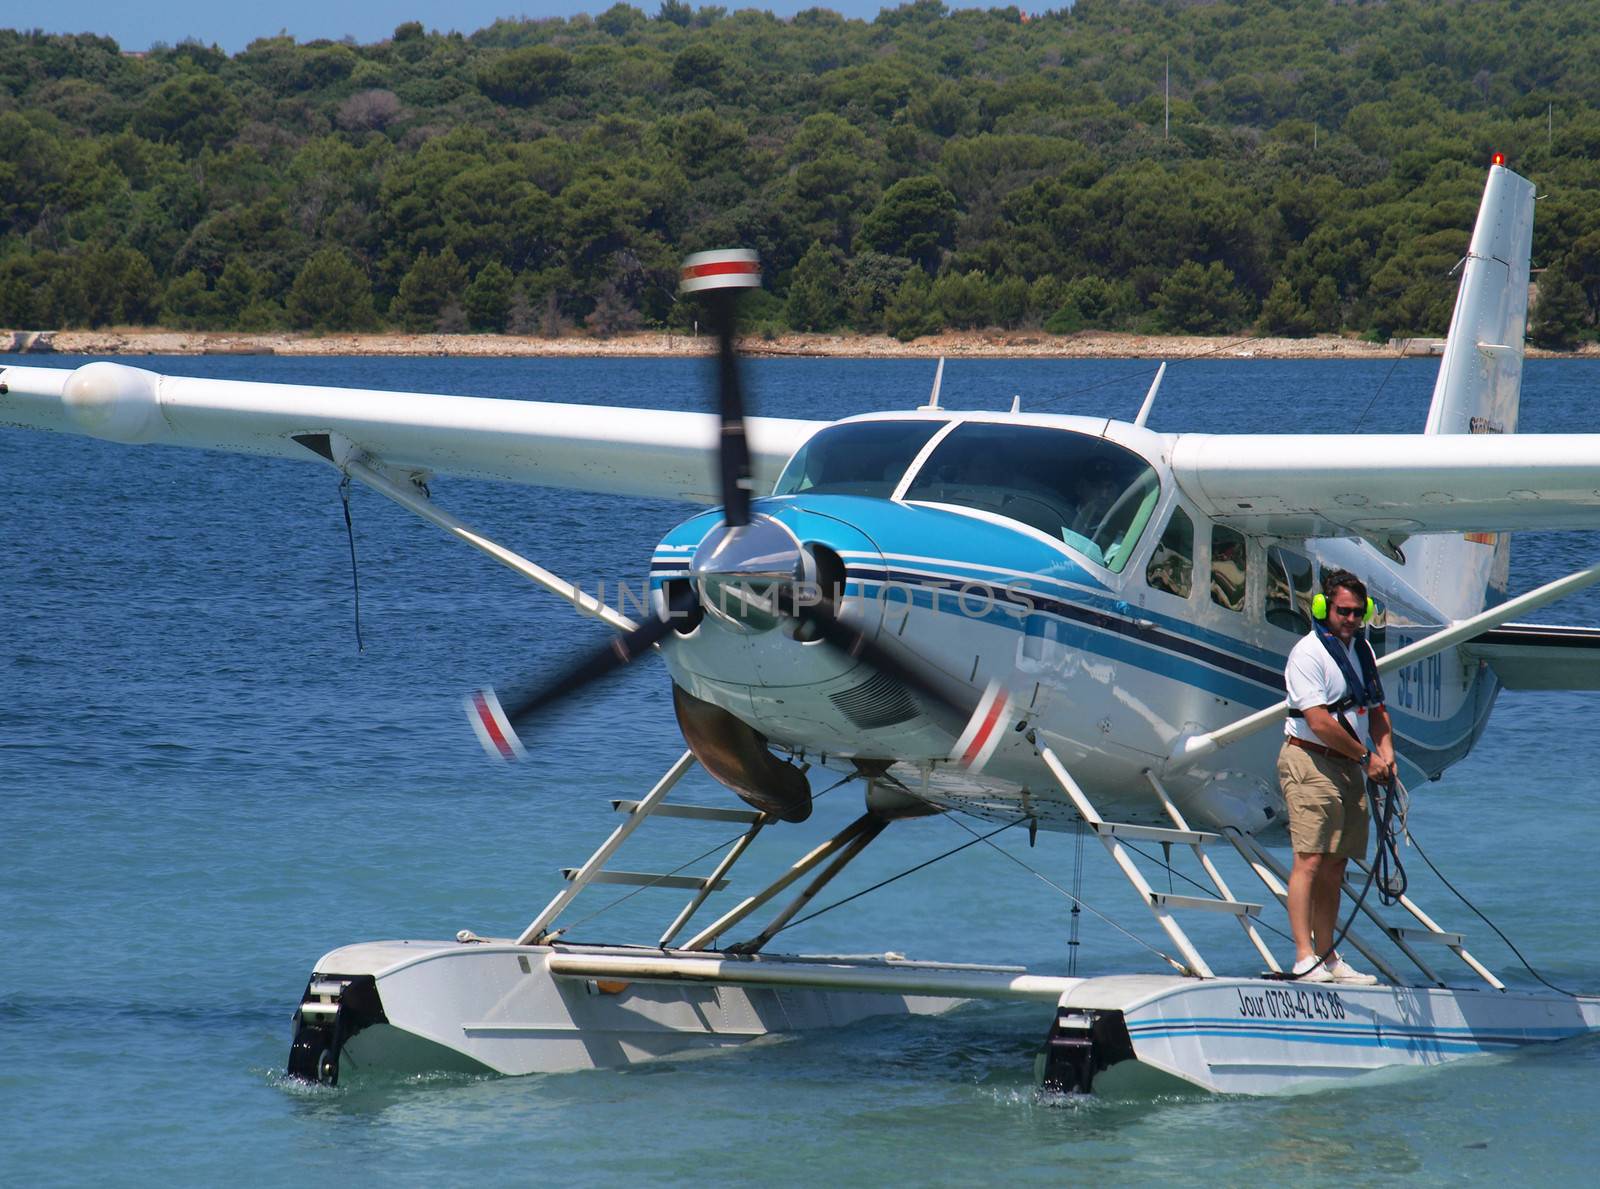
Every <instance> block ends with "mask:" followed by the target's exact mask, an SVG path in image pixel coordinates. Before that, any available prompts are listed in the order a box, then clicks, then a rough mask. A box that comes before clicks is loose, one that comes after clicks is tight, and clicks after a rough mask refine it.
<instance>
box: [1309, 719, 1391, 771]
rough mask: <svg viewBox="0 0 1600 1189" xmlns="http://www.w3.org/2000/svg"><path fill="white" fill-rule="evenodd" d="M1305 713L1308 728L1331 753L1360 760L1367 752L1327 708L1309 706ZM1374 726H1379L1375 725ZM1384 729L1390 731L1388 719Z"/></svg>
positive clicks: (1385, 721)
mask: <svg viewBox="0 0 1600 1189" xmlns="http://www.w3.org/2000/svg"><path fill="white" fill-rule="evenodd" d="M1301 713H1303V714H1304V715H1305V716H1306V726H1308V727H1310V728H1311V730H1312V731H1313V732H1314V733H1315V734H1316V736H1317V738H1318V739H1320V740H1322V745H1323V746H1324V747H1326V748H1328V749H1329V750H1330V751H1335V752H1338V753H1339V754H1340V755H1342V756H1349V757H1350V758H1351V759H1352V760H1359V759H1360V758H1361V757H1362V755H1363V754H1364V753H1365V752H1366V750H1367V749H1366V748H1365V747H1363V746H1362V744H1361V741H1360V740H1359V739H1357V738H1356V737H1355V736H1354V735H1352V734H1351V733H1350V732H1349V731H1347V730H1345V729H1344V728H1343V727H1342V726H1340V725H1339V720H1338V719H1336V718H1334V717H1333V714H1332V713H1331V712H1330V711H1329V710H1328V708H1327V707H1326V706H1307V707H1306V708H1305V710H1303V711H1302V712H1301ZM1373 725H1374V726H1376V725H1377V724H1376V723H1374V724H1373ZM1384 728H1385V730H1387V729H1388V719H1385V720H1384Z"/></svg>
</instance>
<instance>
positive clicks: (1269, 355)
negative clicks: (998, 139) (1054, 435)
mask: <svg viewBox="0 0 1600 1189" xmlns="http://www.w3.org/2000/svg"><path fill="white" fill-rule="evenodd" d="M714 345H715V344H714V342H713V340H711V339H710V338H708V337H706V336H704V335H702V336H699V337H695V336H693V335H683V334H663V333H659V332H648V333H637V334H627V335H618V336H616V337H613V338H593V337H589V336H586V335H572V336H568V337H565V338H556V339H547V338H538V337H533V336H520V335H503V334H403V333H389V334H322V335H318V334H305V333H286V332H280V333H269V334H243V333H236V332H230V331H195V330H157V329H149V328H142V327H141V328H132V329H129V328H123V329H110V330H59V331H5V330H0V351H6V350H9V351H11V352H16V353H23V354H49V353H54V354H62V355H424V356H456V355H459V356H477V357H495V356H503V357H538V356H567V357H581V356H609V357H615V356H645V357H659V358H671V357H675V356H694V355H704V354H707V353H709V352H710V351H711V350H713V348H714ZM740 345H741V348H742V349H743V351H744V352H745V353H746V354H749V355H762V356H785V355H794V356H809V357H832V358H848V359H880V358H881V359H897V358H898V359H932V358H935V357H937V356H941V355H943V356H948V357H951V358H962V357H967V358H1034V357H1037V358H1052V359H1128V358H1133V359H1195V358H1199V357H1202V356H1209V355H1215V356H1218V357H1220V358H1225V359H1226V358H1233V359H1393V358H1394V357H1395V356H1396V355H1405V356H1428V355H1437V354H1439V352H1440V349H1441V347H1442V345H1443V340H1442V339H1435V338H1426V339H1423V338H1418V339H1395V340H1391V341H1390V342H1387V343H1372V342H1367V341H1366V340H1363V339H1356V338H1342V337H1338V336H1335V335H1321V336H1318V337H1315V338H1304V339H1285V338H1268V337H1265V336H1251V335H1229V336H1203V335H1193V336H1188V335H1145V334H1124V333H1118V332H1113V331H1100V330H1085V331H1080V332H1078V333H1077V334H1067V335H1053V334H1045V333H1043V332H1042V331H1024V330H1018V331H1002V330H987V331H960V332H951V333H948V334H938V335H928V336H925V337H923V338H919V339H914V340H912V341H911V342H909V343H902V342H900V341H899V340H898V339H893V338H890V337H888V336H886V335H860V334H788V335H779V336H777V337H774V338H766V337H757V336H751V337H749V338H747V339H745V340H744V341H743V342H742V343H741V344H740ZM1597 354H1600V346H1595V345H1589V346H1586V347H1584V348H1583V349H1581V350H1579V351H1577V352H1556V351H1541V350H1539V349H1537V348H1533V347H1530V348H1528V355H1529V357H1533V358H1538V357H1550V358H1569V357H1571V356H1573V355H1578V356H1594V355H1597Z"/></svg>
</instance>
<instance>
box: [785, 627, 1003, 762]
mask: <svg viewBox="0 0 1600 1189" xmlns="http://www.w3.org/2000/svg"><path fill="white" fill-rule="evenodd" d="M801 622H802V624H803V625H804V627H803V628H802V630H809V631H810V632H811V633H813V638H820V639H822V640H825V641H826V642H827V643H828V644H829V645H830V646H831V647H833V648H836V649H838V650H839V651H840V652H843V653H844V654H845V655H846V656H851V657H856V658H858V659H859V660H860V661H861V662H862V663H863V664H864V665H866V666H868V667H869V668H872V669H876V670H877V671H878V672H880V673H884V674H887V675H888V676H889V677H892V678H893V679H894V680H896V681H898V682H899V683H900V684H901V685H903V686H905V687H906V688H907V689H908V690H910V691H911V692H912V693H913V694H915V695H916V696H917V698H918V699H920V700H921V701H922V703H923V704H924V705H925V706H926V707H928V708H929V709H931V710H933V711H934V712H935V713H936V714H938V715H939V716H940V717H942V718H944V719H945V720H946V721H947V722H959V723H964V724H965V726H964V727H963V729H962V730H961V732H960V736H959V738H958V739H957V740H956V745H955V747H954V748H952V749H951V752H950V760H951V762H952V763H955V764H959V765H960V766H961V767H963V768H965V769H967V770H969V771H972V772H980V771H982V770H983V766H984V765H985V764H987V763H988V762H989V758H990V757H991V756H992V755H994V752H995V748H997V747H998V746H999V744H1000V740H1001V739H1003V738H1004V737H1005V733H1006V730H1007V729H1008V728H1009V727H1010V725H1011V721H1012V718H1013V714H1012V704H1011V695H1010V694H1009V693H1007V692H1006V691H1005V689H1004V688H1003V687H1002V686H1001V685H1000V684H999V683H998V682H993V681H992V682H990V683H989V687H988V689H987V690H985V691H984V694H983V697H982V698H980V699H979V700H978V704H977V705H976V706H975V707H974V706H971V705H968V704H964V700H963V699H961V698H959V696H958V695H955V694H952V693H951V692H950V689H949V687H947V686H944V685H941V684H940V683H939V682H937V681H935V679H934V678H933V676H932V675H931V674H930V673H929V672H928V671H927V670H926V669H925V668H924V667H923V666H921V665H918V664H916V663H914V662H911V661H907V660H903V659H902V658H900V657H898V656H896V655H895V654H894V653H892V652H890V651H889V650H888V649H887V648H885V647H884V646H883V645H881V644H879V643H877V642H876V641H873V640H869V639H867V637H865V636H863V635H862V634H861V633H860V632H858V631H857V630H856V629H855V628H853V627H851V626H850V625H849V624H847V623H844V622H842V621H841V620H840V619H839V618H838V617H837V616H836V615H835V614H834V611H833V606H832V604H831V603H830V602H828V601H827V600H826V599H824V600H823V601H822V602H821V603H819V604H817V605H816V606H815V607H812V608H809V609H808V612H807V614H805V615H804V616H803V617H802V620H801Z"/></svg>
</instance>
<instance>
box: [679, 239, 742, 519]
mask: <svg viewBox="0 0 1600 1189" xmlns="http://www.w3.org/2000/svg"><path fill="white" fill-rule="evenodd" d="M760 284H761V263H760V261H759V260H758V259H757V257H756V254H755V253H754V252H751V251H749V250H747V249H743V248H734V249H729V250H726V251H719V252H696V253H695V254H694V255H693V256H690V257H689V258H688V259H687V260H685V261H684V262H683V274H682V279H681V280H680V281H679V284H678V291H679V292H680V293H698V294H700V296H701V299H702V300H703V301H704V302H705V305H706V312H707V314H708V315H709V316H710V321H711V327H712V329H713V330H714V331H715V332H716V336H717V412H718V414H719V415H720V416H721V418H722V438H721V443H720V446H719V449H718V451H717V456H718V457H717V468H718V473H719V475H720V477H721V481H722V486H721V490H722V519H723V522H724V523H726V524H728V525H731V526H737V525H741V524H749V523H750V444H749V442H748V441H746V440H745V431H744V394H743V392H742V391H741V390H740V388H739V357H738V354H737V353H736V352H735V350H734V345H733V336H734V330H735V317H734V314H735V304H734V303H735V302H736V301H737V299H738V296H739V291H740V290H741V289H753V288H755V287H757V286H759V285H760Z"/></svg>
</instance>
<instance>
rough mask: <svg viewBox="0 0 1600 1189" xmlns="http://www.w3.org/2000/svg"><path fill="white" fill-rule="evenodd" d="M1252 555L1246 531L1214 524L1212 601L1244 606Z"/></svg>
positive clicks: (1231, 608) (1238, 607) (1232, 607)
mask: <svg viewBox="0 0 1600 1189" xmlns="http://www.w3.org/2000/svg"><path fill="white" fill-rule="evenodd" d="M1249 557H1250V555H1249V553H1248V552H1247V551H1246V549H1245V544H1244V534H1243V533H1241V532H1238V531H1237V530H1235V529H1231V528H1227V527H1225V526H1223V525H1220V524H1215V525H1212V526H1211V601H1212V602H1213V603H1215V604H1217V606H1219V607H1226V608H1227V609H1228V610H1229V611H1243V610H1244V596H1245V578H1246V576H1247V574H1248V573H1249Z"/></svg>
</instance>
